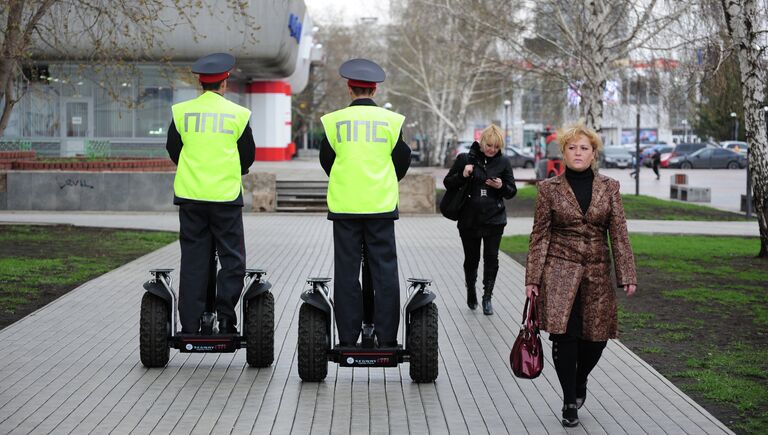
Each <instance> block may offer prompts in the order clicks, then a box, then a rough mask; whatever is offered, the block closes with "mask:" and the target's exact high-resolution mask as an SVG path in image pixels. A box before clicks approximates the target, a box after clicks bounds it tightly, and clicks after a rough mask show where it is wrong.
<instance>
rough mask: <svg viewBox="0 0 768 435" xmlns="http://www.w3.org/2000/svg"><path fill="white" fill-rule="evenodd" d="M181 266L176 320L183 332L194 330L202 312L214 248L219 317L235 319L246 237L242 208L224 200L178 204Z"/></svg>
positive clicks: (241, 284) (240, 290) (242, 274)
mask: <svg viewBox="0 0 768 435" xmlns="http://www.w3.org/2000/svg"><path fill="white" fill-rule="evenodd" d="M179 224H180V230H179V243H180V244H181V270H180V275H181V278H180V282H179V320H180V321H181V329H182V331H184V332H197V330H198V329H199V327H200V316H202V314H203V312H205V308H206V306H205V305H206V297H207V289H208V278H209V275H210V273H211V267H212V262H211V253H212V252H213V248H216V250H217V251H218V253H219V261H220V262H221V269H220V270H219V273H218V275H217V277H216V311H217V312H218V316H219V318H222V317H227V318H229V319H231V320H232V323H233V324H236V323H237V316H236V315H235V305H237V301H238V299H239V298H240V293H241V292H242V291H243V278H244V277H245V240H244V234H243V208H242V207H240V206H235V205H223V204H181V205H180V206H179Z"/></svg>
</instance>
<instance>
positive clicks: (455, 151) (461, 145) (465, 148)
mask: <svg viewBox="0 0 768 435" xmlns="http://www.w3.org/2000/svg"><path fill="white" fill-rule="evenodd" d="M471 146H472V141H468V140H462V141H459V142H456V143H455V144H454V146H453V148H449V151H448V156H447V158H446V159H445V165H446V167H448V168H450V167H452V166H453V163H454V162H455V161H456V156H458V155H459V154H461V153H467V152H469V148H470V147H471Z"/></svg>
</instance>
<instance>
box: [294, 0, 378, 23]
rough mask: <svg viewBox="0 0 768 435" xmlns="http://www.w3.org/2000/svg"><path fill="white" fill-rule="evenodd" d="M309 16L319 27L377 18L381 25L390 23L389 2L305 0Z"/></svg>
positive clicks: (373, 0)
mask: <svg viewBox="0 0 768 435" xmlns="http://www.w3.org/2000/svg"><path fill="white" fill-rule="evenodd" d="M304 2H305V3H306V5H307V9H309V15H310V16H311V17H312V20H313V21H314V22H315V24H317V25H321V26H322V25H323V24H332V23H338V24H354V23H355V22H356V21H357V20H359V19H360V18H366V17H376V18H378V20H379V21H378V23H379V24H388V23H389V1H388V0H304Z"/></svg>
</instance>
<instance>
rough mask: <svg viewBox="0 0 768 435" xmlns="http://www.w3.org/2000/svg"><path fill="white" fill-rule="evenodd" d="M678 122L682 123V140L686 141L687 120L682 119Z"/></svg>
mask: <svg viewBox="0 0 768 435" xmlns="http://www.w3.org/2000/svg"><path fill="white" fill-rule="evenodd" d="M680 124H683V131H684V134H683V142H688V120H687V119H683V120H682V121H680Z"/></svg>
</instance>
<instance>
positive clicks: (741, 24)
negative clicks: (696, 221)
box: [719, 0, 768, 258]
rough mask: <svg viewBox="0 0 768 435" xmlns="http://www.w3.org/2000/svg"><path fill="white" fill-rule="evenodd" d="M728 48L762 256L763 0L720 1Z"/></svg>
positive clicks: (765, 163) (766, 213) (766, 229)
mask: <svg viewBox="0 0 768 435" xmlns="http://www.w3.org/2000/svg"><path fill="white" fill-rule="evenodd" d="M719 2H720V6H721V7H722V12H723V20H724V24H725V28H726V29H727V31H728V36H729V37H730V41H731V46H730V47H729V48H730V49H732V50H734V51H735V53H736V54H737V56H738V60H739V71H740V76H741V92H742V96H743V104H744V120H745V122H746V133H747V142H748V143H749V170H750V176H751V181H752V187H753V192H754V195H753V200H754V206H755V207H754V208H755V211H756V214H757V221H758V224H759V227H760V252H759V254H758V256H759V257H761V258H768V137H767V136H766V134H768V130H767V127H766V120H768V113H766V112H764V110H763V108H764V107H765V106H766V93H765V91H766V73H765V68H766V59H765V54H766V49H768V46H767V45H768V44H767V42H768V40H767V39H766V33H767V32H768V14H766V5H765V2H762V4H760V3H761V2H759V1H758V0H719Z"/></svg>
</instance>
